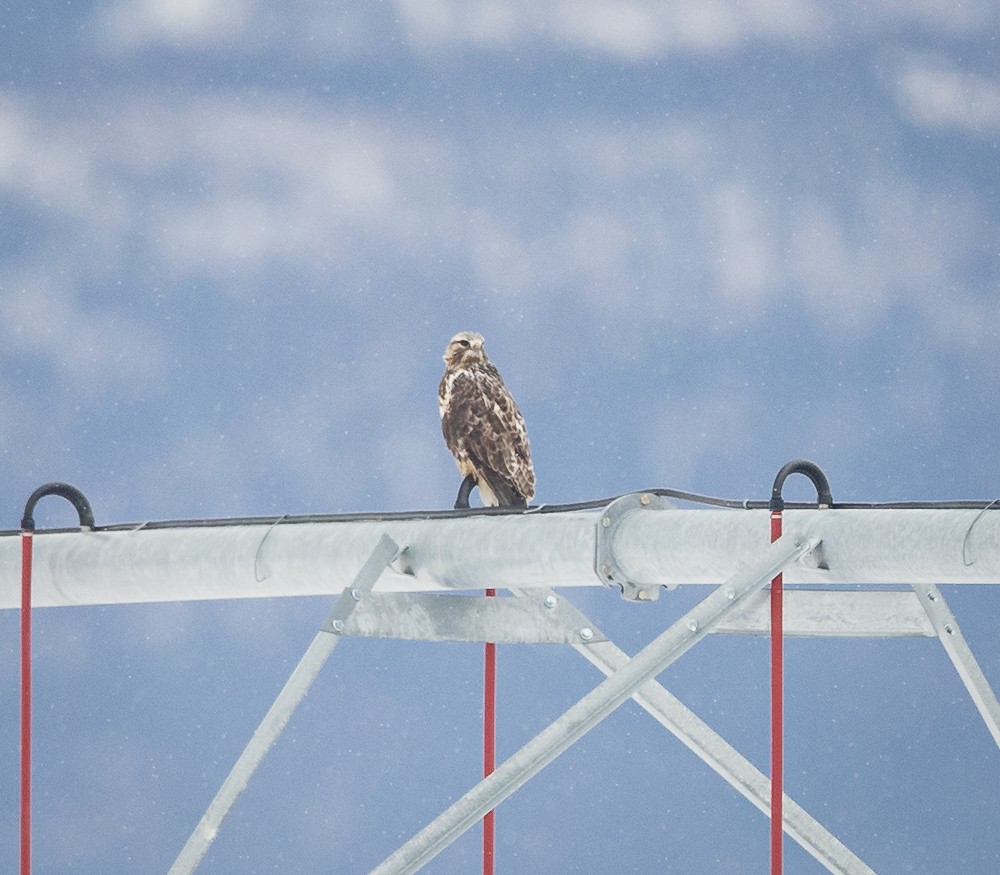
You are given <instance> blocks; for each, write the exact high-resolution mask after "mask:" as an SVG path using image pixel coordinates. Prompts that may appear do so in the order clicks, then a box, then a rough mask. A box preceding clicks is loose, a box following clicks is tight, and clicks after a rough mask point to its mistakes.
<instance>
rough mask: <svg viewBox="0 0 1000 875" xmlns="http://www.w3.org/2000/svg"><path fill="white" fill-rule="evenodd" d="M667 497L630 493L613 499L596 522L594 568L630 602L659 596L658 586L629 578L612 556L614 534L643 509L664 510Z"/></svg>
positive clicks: (653, 599)
mask: <svg viewBox="0 0 1000 875" xmlns="http://www.w3.org/2000/svg"><path fill="white" fill-rule="evenodd" d="M672 506H673V505H671V504H670V502H668V501H667V500H666V499H664V498H663V497H661V496H659V495H656V494H655V493H652V492H633V493H630V494H629V495H623V496H622V497H621V498H616V499H615V500H614V501H612V502H611V504H609V505H608V506H607V507H606V508H604V513H602V514H601V516H600V518H599V519H598V521H597V534H596V539H595V541H596V545H597V546H596V550H595V553H594V571H595V572H596V573H597V576H598V577H599V578H600V579H601V582H602V583H603V584H604V585H605V586H607V587H609V588H618V589H619V590H621V595H622V598H623V599H625V600H626V601H630V602H651V601H656V599H658V598H659V597H660V587H659V586H658V585H654V586H642V585H640V584H637V583H633V582H632V581H630V580H629V579H628V578H627V577H626V576H625V574H624V572H622V570H621V568H620V566H619V565H618V562H617V560H616V559H615V551H614V542H615V535H616V534H617V532H618V527H619V526H620V525H621V523H622V520H624V519H625V517H627V516H629V515H630V514H633V513H637V512H639V511H642V510H667V509H668V508H670V507H672Z"/></svg>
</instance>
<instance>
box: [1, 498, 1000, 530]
mask: <svg viewBox="0 0 1000 875" xmlns="http://www.w3.org/2000/svg"><path fill="white" fill-rule="evenodd" d="M634 492H636V493H642V492H647V493H649V494H651V495H658V496H661V497H663V498H672V499H674V500H675V501H683V502H687V503H689V504H702V505H706V506H709V507H720V508H726V509H730V510H767V509H768V507H769V505H770V502H769V501H766V500H749V499H732V498H717V497H715V496H711V495H702V494H700V493H697V492H685V491H684V490H680V489H667V488H662V487H657V488H653V489H638V490H635V491H634ZM629 494H631V493H629ZM620 497H621V496H611V497H610V498H598V499H593V500H590V501H580V502H572V503H568V504H541V505H535V506H532V507H528V508H527V509H525V508H509V507H474V508H467V509H459V510H413V511H388V512H386V511H363V512H351V513H332V514H331V513H323V514H298V515H295V514H288V515H285V516H281V517H274V516H269V517H223V518H212V519H188V520H157V521H150V522H144V523H135V522H132V523H115V524H112V525H106V526H94V527H93V528H94V530H95V531H98V532H127V531H134V530H137V529H140V528H141V529H182V528H216V527H220V526H274V525H275V524H276V521H277V524H280V525H282V526H286V525H299V524H304V523H339V522H403V521H409V520H435V519H464V518H466V517H479V516H524V515H530V514H549V513H573V512H576V511H588V510H599V509H601V508H604V507H607V506H608V505H609V504H610V503H611V502H612V501H614V500H615V499H616V498H620ZM830 507H831V508H832V509H835V510H982V511H985V510H991V511H997V510H1000V502H998V500H996V499H994V500H992V501H988V500H983V501H979V500H960V501H896V502H878V503H866V502H833V503H832V504H831V505H830ZM785 508H786V509H791V510H817V509H819V508H817V505H816V503H815V502H793V501H789V502H786V503H785ZM49 531H53V532H59V531H64V532H68V531H78V530H77V529H50V530H49ZM16 534H20V531H19V530H16V531H0V536H3V535H16Z"/></svg>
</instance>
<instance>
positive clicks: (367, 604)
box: [324, 589, 936, 645]
mask: <svg viewBox="0 0 1000 875" xmlns="http://www.w3.org/2000/svg"><path fill="white" fill-rule="evenodd" d="M324 629H325V631H328V632H334V633H336V634H339V635H353V636H358V637H362V638H394V639H399V640H406V641H464V642H479V643H483V642H487V641H492V642H494V643H496V644H583V645H587V644H594V643H597V642H599V641H604V640H606V639H605V637H604V636H603V635H602V634H601V633H600V632H599V631H598V630H596V629H595V628H594V627H593V624H591V623H590V622H589V621H588V620H587V618H586V617H585V616H584V615H583V614H581V613H580V612H579V611H578V610H577V609H576V608H574V607H573V605H572V604H570V602H569V601H568V600H567V599H565V598H559V597H558V596H556V595H554V594H549V595H547V596H545V597H536V596H534V595H532V593H531V591H530V590H529V591H527V595H525V596H523V597H521V598H484V597H482V596H471V595H470V596H466V595H450V594H447V593H370V594H369V595H366V596H365V597H364V599H363V601H362V602H361V603H360V604H359V605H358V606H357V609H356V610H355V611H354V613H353V614H351V616H350V617H349V618H348V620H347V621H346V623H343V624H342V625H341V628H333V627H330V628H327V627H324ZM709 631H710V632H712V633H713V634H715V633H718V634H725V635H769V634H770V633H771V614H770V598H769V596H768V595H767V593H756V594H755V595H753V596H751V597H750V598H748V599H747V600H746V602H745V603H744V604H743V605H741V606H740V608H739V610H735V611H733V612H732V613H731V614H729V615H728V616H727V617H726V618H725V620H724V621H722V622H720V623H719V624H718V625H717V626H714V627H713V628H712V629H710V630H709ZM784 634H785V635H786V637H803V638H821V637H822V638H838V637H839V638H850V637H865V638H904V637H921V638H933V637H935V635H936V633H935V631H934V626H933V625H932V623H931V621H930V620H929V619H928V617H927V613H926V611H924V609H923V606H922V605H921V604H920V599H919V597H918V596H917V595H916V593H914V592H913V591H912V590H891V591H885V590H875V591H864V590H859V591H843V590H821V591H817V590H796V589H787V590H785V599H784Z"/></svg>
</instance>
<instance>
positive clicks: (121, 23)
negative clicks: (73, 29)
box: [103, 0, 254, 48]
mask: <svg viewBox="0 0 1000 875" xmlns="http://www.w3.org/2000/svg"><path fill="white" fill-rule="evenodd" d="M253 7H254V4H253V3H252V2H251V0H139V2H135V3H133V2H118V3H115V4H113V5H111V6H110V7H109V8H108V9H107V10H106V11H104V13H103V19H104V20H103V24H104V26H105V28H106V31H105V33H106V38H107V40H108V41H109V43H110V44H112V45H115V46H117V47H120V48H134V47H137V46H141V45H145V44H149V43H160V42H162V43H167V44H173V45H177V44H180V45H205V44H208V43H212V42H215V41H217V40H220V39H232V37H233V36H234V34H235V32H238V31H239V30H240V29H241V26H242V25H243V24H244V23H245V22H246V21H247V19H248V18H249V17H250V15H251V13H252V11H253Z"/></svg>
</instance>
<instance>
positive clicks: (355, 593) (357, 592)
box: [351, 589, 361, 602]
mask: <svg viewBox="0 0 1000 875" xmlns="http://www.w3.org/2000/svg"><path fill="white" fill-rule="evenodd" d="M351 598H352V599H354V601H356V602H360V601H361V591H360V590H358V589H352V590H351Z"/></svg>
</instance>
